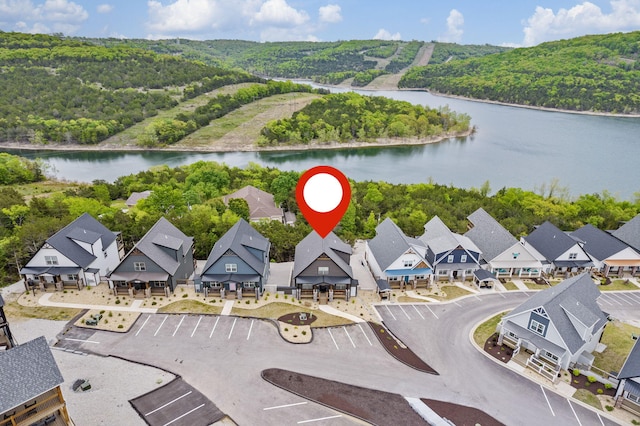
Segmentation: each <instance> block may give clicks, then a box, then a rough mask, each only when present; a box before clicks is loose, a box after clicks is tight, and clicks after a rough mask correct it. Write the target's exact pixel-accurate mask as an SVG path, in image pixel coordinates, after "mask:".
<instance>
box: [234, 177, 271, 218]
mask: <svg viewBox="0 0 640 426" xmlns="http://www.w3.org/2000/svg"><path fill="white" fill-rule="evenodd" d="M232 198H242V199H244V200H245V201H246V202H247V205H248V206H249V218H250V219H251V220H258V219H263V218H271V217H273V216H280V217H282V216H283V215H284V213H283V210H282V209H281V208H280V207H278V206H276V203H275V201H274V199H273V195H272V194H269V193H268V192H265V191H263V190H261V189H258V188H256V187H255V186H251V185H247V186H245V187H244V188H240V189H239V190H237V191H236V192H234V193H232V194H229V195H225V196H224V197H223V201H224V203H225V204H228V203H229V200H231V199H232Z"/></svg>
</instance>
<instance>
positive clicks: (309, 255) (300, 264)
mask: <svg viewBox="0 0 640 426" xmlns="http://www.w3.org/2000/svg"><path fill="white" fill-rule="evenodd" d="M336 252H342V253H347V254H349V255H351V253H352V250H351V246H350V245H349V244H347V243H345V242H343V241H342V240H341V239H340V238H338V236H337V235H336V234H334V233H333V232H329V235H327V236H326V237H324V238H321V237H320V235H318V233H317V232H316V231H311V233H310V234H309V235H307V236H306V237H304V239H303V240H302V241H300V242H299V243H298V245H297V246H296V253H295V261H294V264H293V276H294V277H297V276H298V275H300V273H301V272H302V271H304V270H305V269H306V268H307V267H308V266H309V265H311V264H312V263H313V262H314V261H315V260H316V259H317V258H318V257H320V255H321V254H323V253H324V254H326V255H327V256H328V257H329V258H330V259H331V260H333V262H334V263H335V264H336V265H337V266H338V267H339V268H340V269H342V270H343V271H344V272H345V273H346V274H347V275H348V276H349V277H350V278H352V279H353V271H352V270H351V265H349V264H348V263H347V262H345V261H344V260H342V258H341V257H340V256H338V254H337V253H336Z"/></svg>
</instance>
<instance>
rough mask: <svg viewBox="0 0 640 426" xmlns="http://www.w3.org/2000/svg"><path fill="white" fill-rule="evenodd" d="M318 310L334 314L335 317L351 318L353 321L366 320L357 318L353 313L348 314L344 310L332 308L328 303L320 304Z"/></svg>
mask: <svg viewBox="0 0 640 426" xmlns="http://www.w3.org/2000/svg"><path fill="white" fill-rule="evenodd" d="M320 310H321V311H322V312H324V313H327V314H329V315H335V316H337V317H342V318H346V319H348V320H351V321H353V322H366V321H365V320H363V319H362V318H358V317H357V316H355V315H351V314H348V313H346V312H342V311H339V310H337V309H336V308H332V307H331V306H329V305H320Z"/></svg>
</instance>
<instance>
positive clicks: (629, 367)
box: [618, 339, 640, 379]
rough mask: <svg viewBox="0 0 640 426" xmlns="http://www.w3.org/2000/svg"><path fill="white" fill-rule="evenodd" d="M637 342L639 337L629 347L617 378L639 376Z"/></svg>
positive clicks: (639, 358)
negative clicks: (629, 349) (629, 350)
mask: <svg viewBox="0 0 640 426" xmlns="http://www.w3.org/2000/svg"><path fill="white" fill-rule="evenodd" d="M638 342H640V339H639V340H636V343H635V344H634V345H633V348H631V352H629V356H627V359H626V360H625V361H624V364H623V365H622V368H621V369H620V373H619V374H618V379H630V378H633V377H640V344H638Z"/></svg>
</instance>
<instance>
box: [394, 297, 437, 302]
mask: <svg viewBox="0 0 640 426" xmlns="http://www.w3.org/2000/svg"><path fill="white" fill-rule="evenodd" d="M425 297H431V296H425ZM396 300H397V301H398V302H400V303H426V302H428V300H424V299H418V298H416V297H410V296H398V298H397V299H396Z"/></svg>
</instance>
